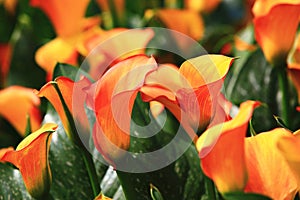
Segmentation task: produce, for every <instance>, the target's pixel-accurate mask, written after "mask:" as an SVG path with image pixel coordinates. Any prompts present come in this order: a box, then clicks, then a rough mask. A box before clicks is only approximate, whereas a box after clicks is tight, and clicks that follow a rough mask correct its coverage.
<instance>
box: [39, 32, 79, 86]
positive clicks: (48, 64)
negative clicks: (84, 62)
mask: <svg viewBox="0 0 300 200" xmlns="http://www.w3.org/2000/svg"><path fill="white" fill-rule="evenodd" d="M73 43H75V42H74V41H73ZM73 45H74V44H72V42H71V44H70V43H68V42H67V41H66V40H64V39H62V38H55V39H54V40H51V41H50V42H48V43H47V44H45V45H44V46H42V47H41V48H39V49H38V50H37V51H36V54H35V60H36V62H37V63H38V64H39V66H40V67H42V68H43V69H44V70H45V71H46V72H47V73H48V74H47V76H48V77H47V80H51V79H52V78H53V77H52V73H53V70H54V67H55V65H56V63H58V62H61V63H68V64H70V65H77V58H78V52H77V51H76V50H75V49H74V47H73Z"/></svg>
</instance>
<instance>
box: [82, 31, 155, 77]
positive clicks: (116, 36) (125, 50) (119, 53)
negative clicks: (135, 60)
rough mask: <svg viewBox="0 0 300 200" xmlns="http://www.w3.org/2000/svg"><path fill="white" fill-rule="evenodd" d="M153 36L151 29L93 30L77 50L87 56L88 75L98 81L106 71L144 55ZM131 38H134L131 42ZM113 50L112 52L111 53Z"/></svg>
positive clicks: (84, 37)
mask: <svg viewBox="0 0 300 200" xmlns="http://www.w3.org/2000/svg"><path fill="white" fill-rule="evenodd" d="M153 36H154V32H153V30H152V29H143V30H138V29H134V30H129V29H125V28H115V29H112V30H109V31H104V30H101V29H99V28H95V29H94V30H93V31H90V33H88V34H85V35H84V36H83V39H82V42H81V43H79V44H78V45H77V49H78V50H79V52H81V54H82V55H85V56H87V55H88V54H89V55H88V56H87V60H88V62H89V64H90V71H89V74H90V75H91V76H92V77H93V78H95V79H98V78H99V77H100V76H102V75H103V73H104V72H105V71H106V69H107V68H108V67H110V66H112V65H114V64H115V63H117V62H119V61H121V60H123V59H125V58H128V57H130V56H134V55H138V54H144V53H145V47H146V45H147V44H148V42H149V41H150V40H151V39H152V37H153ZM132 38H135V39H134V40H132ZM112 49H113V51H112Z"/></svg>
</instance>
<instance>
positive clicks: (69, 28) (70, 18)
mask: <svg viewBox="0 0 300 200" xmlns="http://www.w3.org/2000/svg"><path fill="white" fill-rule="evenodd" d="M89 2H90V0H78V1H76V2H74V1H72V0H65V1H60V0H49V1H43V0H30V4H31V6H35V7H39V8H40V9H42V10H43V11H44V12H45V13H46V15H47V16H48V17H49V18H50V20H51V22H52V24H53V26H54V28H55V31H56V33H57V34H58V35H59V36H60V37H68V36H72V35H74V34H75V33H79V32H81V29H82V27H81V23H80V22H81V21H83V19H84V15H85V11H86V9H87V6H88V4H89Z"/></svg>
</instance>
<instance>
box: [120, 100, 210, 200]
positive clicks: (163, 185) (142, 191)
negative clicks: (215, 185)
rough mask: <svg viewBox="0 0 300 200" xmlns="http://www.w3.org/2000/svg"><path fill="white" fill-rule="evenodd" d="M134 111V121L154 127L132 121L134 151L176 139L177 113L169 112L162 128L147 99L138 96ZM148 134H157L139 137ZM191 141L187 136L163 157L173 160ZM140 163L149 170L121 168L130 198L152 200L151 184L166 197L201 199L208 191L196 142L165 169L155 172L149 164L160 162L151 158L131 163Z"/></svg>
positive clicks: (125, 191)
mask: <svg viewBox="0 0 300 200" xmlns="http://www.w3.org/2000/svg"><path fill="white" fill-rule="evenodd" d="M132 113H133V114H132V118H133V121H134V122H135V123H136V124H137V125H139V126H146V125H149V123H150V124H151V126H148V127H146V128H145V127H144V129H140V128H138V126H137V125H135V124H133V123H132V124H131V134H132V135H133V136H135V137H131V146H130V149H129V150H130V151H132V152H138V153H141V152H152V151H154V150H158V149H160V148H162V147H164V146H165V145H167V144H169V143H170V142H172V139H173V138H174V136H175V134H176V133H177V131H178V128H176V127H178V122H177V121H176V120H175V119H174V117H173V116H170V113H169V112H167V113H166V116H167V122H166V123H161V124H164V127H163V128H162V127H161V126H160V125H159V124H160V123H158V122H155V121H154V122H153V120H154V119H153V117H151V115H150V116H149V106H148V103H145V102H143V101H142V100H141V98H140V96H139V95H138V97H137V98H136V101H135V105H134V108H133V112H132ZM168 120H169V121H168ZM155 123H157V124H155ZM145 133H156V134H155V135H152V136H151V137H148V138H138V137H140V136H142V134H145ZM187 137H188V136H187ZM187 141H188V139H187V138H183V140H182V141H180V142H182V143H180V142H179V143H177V144H176V146H174V148H173V149H172V150H170V151H166V152H164V154H163V155H160V159H163V158H164V159H170V157H171V156H174V152H176V151H177V150H178V149H180V148H181V146H182V145H187V144H186V142H187ZM157 159H158V160H157V162H159V158H157ZM131 161H132V160H131ZM124 162H125V163H126V160H125V161H124ZM133 162H134V160H133ZM125 163H124V164H125ZM138 164H141V166H143V167H145V170H149V172H145V173H135V171H134V170H135V169H132V173H129V172H122V171H117V174H118V177H119V180H120V183H121V185H122V187H123V191H124V193H125V196H126V198H127V199H137V200H139V199H146V200H147V199H149V200H151V199H152V197H151V193H150V188H151V184H152V185H154V186H155V187H156V188H157V189H158V190H159V191H160V193H161V196H162V197H163V198H164V199H200V198H201V196H202V195H203V194H204V192H205V191H204V184H203V176H202V174H201V173H202V172H201V169H200V160H199V157H198V153H197V151H196V149H195V147H194V145H193V144H191V143H190V144H189V146H188V147H187V150H186V151H185V152H184V153H183V155H181V156H180V157H179V158H178V159H177V160H176V161H174V162H172V163H170V164H168V165H167V166H165V167H163V168H161V169H157V170H154V171H151V168H149V167H151V166H155V165H156V163H150V162H149V160H139V162H138V163H137V162H136V163H134V165H132V163H131V166H135V165H138ZM141 166H139V167H141Z"/></svg>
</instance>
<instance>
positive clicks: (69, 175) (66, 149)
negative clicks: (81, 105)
mask: <svg viewBox="0 0 300 200" xmlns="http://www.w3.org/2000/svg"><path fill="white" fill-rule="evenodd" d="M44 122H55V123H57V124H58V125H59V128H58V129H57V131H56V132H55V133H54V134H53V136H52V141H51V145H50V153H49V163H50V168H51V171H52V185H51V189H50V194H51V195H52V197H53V198H54V199H93V198H94V195H93V191H92V186H91V184H90V180H89V177H88V173H87V171H86V167H85V164H84V161H83V158H82V154H81V151H80V149H79V148H78V147H77V146H76V145H74V144H73V143H72V142H71V141H70V140H69V138H68V137H67V135H66V133H65V131H64V129H63V126H62V124H61V121H60V119H59V116H58V115H57V113H56V112H55V110H54V109H53V108H52V107H50V108H49V109H48V111H47V113H46V116H45V120H44ZM95 162H96V164H95V166H96V170H97V174H98V179H99V180H102V179H103V177H104V174H105V173H106V170H107V166H106V165H104V164H102V163H101V162H99V161H97V159H95ZM102 184H103V185H104V186H105V185H106V183H105V182H104V183H102Z"/></svg>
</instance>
